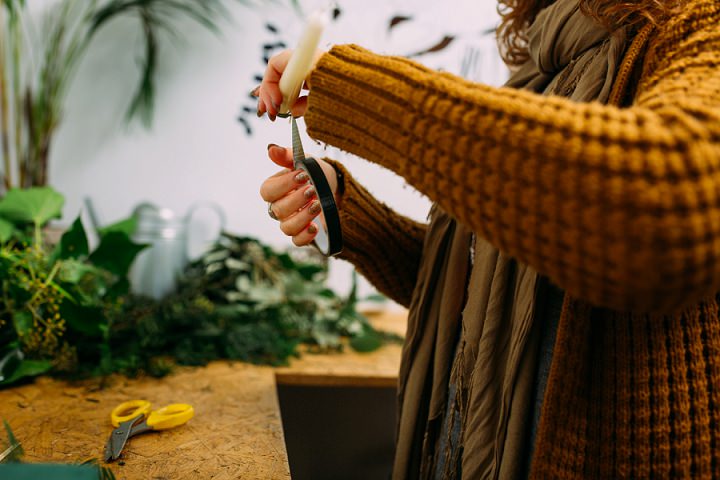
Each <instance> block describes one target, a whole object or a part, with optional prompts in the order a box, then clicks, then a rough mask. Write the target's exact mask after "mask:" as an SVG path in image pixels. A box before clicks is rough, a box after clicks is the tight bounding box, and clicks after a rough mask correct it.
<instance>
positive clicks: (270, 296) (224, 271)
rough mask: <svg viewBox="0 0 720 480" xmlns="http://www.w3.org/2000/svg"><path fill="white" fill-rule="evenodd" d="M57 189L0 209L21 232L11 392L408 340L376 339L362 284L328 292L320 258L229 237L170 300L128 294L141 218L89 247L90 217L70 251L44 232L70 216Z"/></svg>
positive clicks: (5, 328) (8, 247)
mask: <svg viewBox="0 0 720 480" xmlns="http://www.w3.org/2000/svg"><path fill="white" fill-rule="evenodd" d="M61 206H62V196H60V195H59V194H58V193H57V192H54V191H53V190H51V189H49V188H35V189H30V190H28V191H26V192H16V193H14V194H13V195H12V196H10V195H8V197H6V198H5V199H3V200H2V201H0V220H5V221H6V222H8V224H10V225H11V226H12V229H11V231H10V232H9V234H8V236H7V238H8V240H7V241H5V242H3V243H0V388H1V387H3V386H6V385H11V384H14V383H15V382H17V381H20V380H22V379H26V378H29V377H33V376H35V375H39V374H42V373H46V372H50V373H55V374H62V373H65V374H72V375H105V374H109V373H113V372H121V373H124V374H127V375H137V374H140V373H147V374H150V375H155V376H161V375H165V374H167V373H168V372H169V371H171V370H172V368H173V366H174V365H176V364H180V365H203V364H205V363H207V362H209V361H211V360H216V359H232V360H242V361H246V362H251V363H258V364H264V365H281V364H285V363H287V360H288V358H289V357H291V356H293V355H297V354H298V345H300V344H306V345H309V347H310V350H311V351H315V352H326V351H330V350H339V349H341V348H342V347H343V345H344V343H343V342H342V338H343V337H347V338H349V340H350V342H349V344H350V346H351V347H352V348H354V349H356V350H358V351H362V352H366V351H372V350H374V349H376V348H378V347H380V346H381V345H382V344H383V343H385V342H387V341H398V340H399V338H398V337H396V336H392V335H386V334H383V333H381V332H377V331H375V330H374V329H373V328H372V327H371V326H370V324H369V323H368V321H367V319H366V318H365V317H363V316H362V315H360V314H359V313H358V312H357V310H356V308H355V307H356V303H357V291H356V288H355V285H353V288H352V290H351V292H350V294H349V296H348V297H347V298H342V297H340V296H339V295H337V294H336V293H335V292H334V291H332V290H331V289H329V288H328V287H327V285H326V278H327V268H326V267H327V266H326V263H325V259H324V258H322V257H319V256H318V254H315V253H314V251H313V250H309V249H302V250H295V251H292V252H276V251H274V250H273V249H271V248H270V247H268V246H265V245H263V244H261V243H260V242H258V241H257V240H254V239H251V238H246V237H237V236H233V235H230V234H224V235H223V237H222V238H221V241H220V242H218V244H217V245H216V246H215V247H214V248H213V249H211V250H210V251H209V252H208V253H207V254H206V255H204V256H203V257H202V258H200V259H199V260H197V261H195V262H194V263H192V264H191V265H190V266H189V267H188V268H187V269H186V271H185V272H184V274H183V276H182V278H181V279H180V282H179V288H178V290H177V292H176V293H174V294H172V295H170V296H168V297H166V298H165V299H163V300H161V301H156V300H153V299H150V298H145V297H139V296H135V295H131V294H129V293H128V290H129V289H128V286H129V285H128V281H127V273H128V270H129V268H130V265H131V264H132V262H133V260H134V258H135V256H136V255H137V254H138V253H139V252H140V251H141V250H142V249H143V248H144V247H145V246H144V245H138V244H135V243H133V242H132V240H131V239H130V234H131V233H132V230H133V229H134V226H135V221H134V220H124V221H122V222H118V223H116V224H114V225H111V226H109V227H106V228H104V229H102V230H101V231H100V244H99V245H98V247H97V248H96V249H95V250H94V251H90V249H89V248H88V242H87V237H86V234H85V229H84V228H83V225H82V222H81V221H80V220H79V219H78V220H76V221H75V222H74V223H73V224H72V226H71V227H70V228H69V229H68V230H67V231H66V232H65V234H64V235H63V236H62V238H61V239H60V241H59V243H58V244H57V245H56V246H54V248H50V246H48V245H44V243H43V239H42V235H40V234H39V232H40V231H41V230H40V227H42V226H43V223H44V222H46V221H47V220H48V219H50V218H54V217H56V216H57V215H58V214H59V211H60V208H61Z"/></svg>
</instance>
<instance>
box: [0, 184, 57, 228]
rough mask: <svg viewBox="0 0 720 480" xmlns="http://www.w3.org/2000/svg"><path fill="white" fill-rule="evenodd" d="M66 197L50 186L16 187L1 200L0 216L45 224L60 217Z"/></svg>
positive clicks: (22, 221) (15, 220) (39, 224)
mask: <svg viewBox="0 0 720 480" xmlns="http://www.w3.org/2000/svg"><path fill="white" fill-rule="evenodd" d="M64 203H65V199H64V198H63V196H62V195H60V194H59V193H58V192H56V191H55V190H53V189H52V188H50V187H39V188H29V189H26V190H20V189H17V188H14V189H12V190H10V191H9V192H7V194H6V195H5V198H3V199H2V200H0V216H2V217H5V218H6V219H8V220H10V221H13V222H16V223H33V224H35V225H36V226H43V225H45V224H46V223H47V222H48V221H50V220H51V219H53V218H60V215H61V214H62V207H63V204H64Z"/></svg>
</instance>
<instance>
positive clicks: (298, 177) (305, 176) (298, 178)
mask: <svg viewBox="0 0 720 480" xmlns="http://www.w3.org/2000/svg"><path fill="white" fill-rule="evenodd" d="M308 180H310V176H309V175H308V174H307V173H305V172H300V173H298V174H297V175H295V181H296V182H297V183H305V182H307V181H308Z"/></svg>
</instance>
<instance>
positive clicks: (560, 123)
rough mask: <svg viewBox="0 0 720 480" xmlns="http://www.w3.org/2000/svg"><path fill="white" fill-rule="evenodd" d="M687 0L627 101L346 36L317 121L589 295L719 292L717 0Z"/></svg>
mask: <svg viewBox="0 0 720 480" xmlns="http://www.w3.org/2000/svg"><path fill="white" fill-rule="evenodd" d="M688 3H690V4H692V5H690V6H688V8H687V12H690V13H687V14H683V15H678V16H676V17H673V19H672V20H670V21H669V22H668V23H667V24H665V25H663V26H662V27H660V28H659V30H658V31H657V33H656V34H655V35H656V36H655V38H653V39H652V40H651V43H650V45H649V47H648V51H647V54H646V58H645V64H644V66H643V74H642V77H641V79H640V83H639V85H638V90H637V92H638V93H637V95H636V96H635V100H634V102H633V104H632V105H631V106H630V107H628V108H619V107H615V106H607V105H601V104H597V103H590V104H583V103H574V102H571V101H569V100H566V99H563V98H558V97H545V96H542V95H538V94H534V93H531V92H527V91H519V90H514V89H508V88H493V87H489V86H485V85H480V84H474V83H470V82H467V81H464V80H463V79H461V78H458V77H455V76H453V75H450V74H443V73H438V72H436V71H433V70H430V69H427V68H424V67H423V66H421V65H419V64H417V63H415V62H412V61H409V60H407V59H403V58H397V57H387V56H379V55H376V54H373V53H370V52H368V51H366V50H364V49H362V48H360V47H357V46H353V45H345V46H336V47H334V48H333V49H332V50H331V51H330V52H328V53H327V54H325V55H323V56H322V57H321V59H320V61H319V62H318V64H317V66H316V68H315V69H314V70H313V72H312V73H311V76H310V78H309V83H310V85H311V92H310V95H309V107H308V111H307V115H306V122H307V125H308V132H309V134H310V135H311V136H312V137H313V138H315V139H318V140H320V141H324V142H327V143H329V144H332V145H335V146H337V147H340V148H342V149H344V150H347V151H349V152H352V153H354V154H357V155H360V156H362V157H364V158H367V159H368V160H370V161H373V162H375V163H378V164H380V165H382V166H384V167H386V168H389V169H391V170H393V171H395V172H396V173H398V174H399V175H401V176H403V177H404V178H405V179H406V180H407V181H408V182H409V183H410V184H411V185H413V186H414V187H415V188H417V189H418V190H419V191H420V192H422V193H424V194H426V195H428V196H429V197H430V198H431V199H432V200H433V201H435V202H438V203H439V205H440V206H441V207H442V208H443V209H444V210H445V211H447V212H448V213H450V214H451V215H453V216H454V217H456V218H457V219H458V220H460V221H461V222H463V223H464V224H466V225H468V226H469V227H470V228H472V229H473V230H474V231H475V232H476V233H477V234H478V235H480V236H482V237H484V238H486V239H487V240H488V241H490V242H491V243H492V244H494V245H495V246H497V247H498V248H499V249H500V250H501V251H504V252H505V253H507V254H509V255H512V256H514V257H515V258H517V259H518V260H520V261H522V262H524V263H526V264H528V265H530V266H531V267H533V268H535V269H536V270H537V271H538V272H539V273H541V274H543V275H547V276H548V277H549V278H550V279H551V280H552V281H553V282H555V283H557V284H558V285H559V286H560V287H562V288H563V289H565V290H566V291H567V292H568V293H570V294H571V295H574V296H575V297H577V298H582V299H585V300H587V301H590V302H591V303H593V304H595V305H598V306H606V307H610V308H615V309H622V310H627V309H637V310H647V311H668V310H674V309H676V308H679V307H683V306H686V305H689V304H692V303H695V302H697V301H699V300H700V299H702V298H705V297H706V296H708V295H711V294H714V293H715V292H717V291H720V67H719V65H720V28H718V25H720V3H718V2H717V1H716V0H691V1H690V2H688ZM392 248H393V247H392V246H387V245H384V244H383V243H381V242H376V243H375V244H374V251H372V252H370V251H368V252H367V255H368V256H374V255H380V254H381V253H380V252H383V253H382V254H383V255H391V256H393V255H395V253H396V252H394V251H392V250H391V249H392Z"/></svg>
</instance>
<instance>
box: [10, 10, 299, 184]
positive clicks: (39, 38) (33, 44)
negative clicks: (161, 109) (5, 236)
mask: <svg viewBox="0 0 720 480" xmlns="http://www.w3.org/2000/svg"><path fill="white" fill-rule="evenodd" d="M229 1H230V0H203V1H197V0H59V2H58V3H57V5H54V6H53V7H51V8H50V9H48V11H47V13H46V14H45V16H44V18H43V20H42V24H41V26H40V28H39V29H38V28H34V26H33V25H32V21H31V20H30V15H29V13H28V11H27V10H28V8H27V5H26V1H25V0H0V153H1V154H2V167H3V175H4V187H5V190H6V191H7V190H9V189H10V188H12V187H14V186H17V187H20V188H28V187H32V186H44V185H47V183H48V178H47V175H48V159H49V155H50V148H51V146H52V140H53V135H54V133H55V131H56V130H57V127H58V125H59V124H60V121H61V118H62V110H63V104H64V101H65V94H66V92H67V90H68V86H69V84H70V82H71V80H72V78H73V74H74V73H75V71H76V69H77V66H78V64H79V61H80V59H81V58H82V56H83V54H84V53H85V52H86V51H87V49H88V46H89V45H90V43H91V42H92V41H93V40H94V39H95V38H96V37H97V36H98V32H100V31H101V30H102V28H103V27H105V26H106V25H108V24H110V23H111V22H112V21H113V20H114V19H116V18H119V17H129V18H134V19H136V20H137V21H138V23H139V25H140V28H141V31H142V34H143V39H144V45H143V54H142V56H141V57H140V65H141V74H140V78H139V81H138V87H137V88H136V91H135V93H134V95H133V98H132V99H131V101H130V106H129V108H128V113H127V115H128V120H130V119H132V118H133V117H135V116H139V117H140V118H141V120H142V121H143V123H144V124H145V125H146V126H149V125H150V123H151V120H152V112H153V106H154V99H155V91H156V72H157V66H158V62H159V61H160V58H161V52H160V45H161V38H162V37H163V36H164V35H165V36H168V35H169V36H172V37H179V36H180V33H179V32H178V29H177V28H176V26H177V24H178V22H179V21H182V20H183V19H190V20H192V21H195V22H197V23H199V24H200V25H203V26H204V27H206V28H207V29H209V30H211V31H217V30H218V27H217V23H216V21H217V19H218V18H221V17H223V16H225V15H226V13H227V11H226V6H225V5H226V4H227V3H228V2H229ZM235 1H240V2H242V3H248V2H245V1H243V0H235ZM293 3H294V2H293ZM15 171H17V173H18V175H17V177H18V178H17V179H16V178H15V176H14V175H13V172H15Z"/></svg>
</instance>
